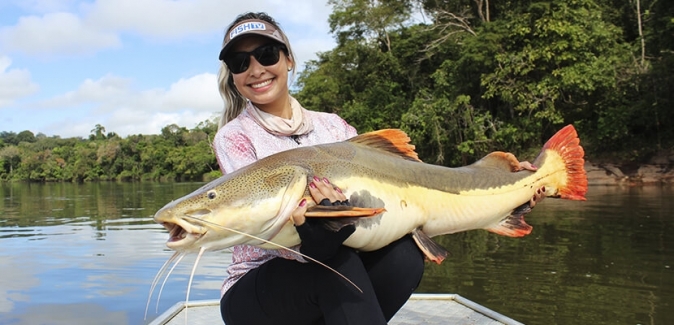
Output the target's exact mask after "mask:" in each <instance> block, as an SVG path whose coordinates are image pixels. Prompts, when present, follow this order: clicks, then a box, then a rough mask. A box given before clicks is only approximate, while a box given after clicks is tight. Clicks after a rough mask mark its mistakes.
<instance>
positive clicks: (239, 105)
mask: <svg viewBox="0 0 674 325" xmlns="http://www.w3.org/2000/svg"><path fill="white" fill-rule="evenodd" d="M247 19H259V20H264V21H266V22H268V23H270V24H272V25H274V26H276V28H277V29H278V31H279V32H280V33H281V37H282V38H283V41H284V42H285V43H286V48H287V49H288V53H286V54H287V56H288V58H289V59H290V60H291V61H292V62H293V65H292V67H291V68H290V71H292V75H291V78H288V80H289V82H292V80H293V79H294V77H295V67H296V65H297V64H296V61H295V54H294V53H293V50H292V48H291V47H290V41H289V40H288V37H287V36H286V34H285V33H284V32H283V30H281V27H280V26H279V24H278V23H277V22H276V20H274V18H272V17H271V16H269V15H267V14H266V13H263V12H258V13H254V12H249V13H245V14H242V15H239V16H238V17H237V18H236V19H235V20H234V22H232V24H230V25H229V27H227V31H229V30H230V29H231V28H232V27H233V26H234V25H235V24H237V23H238V22H240V21H243V20H247ZM224 45H225V44H224V39H223V44H222V46H223V47H224ZM218 91H219V92H220V97H222V100H223V101H224V103H225V107H224V109H223V110H222V115H220V121H219V123H218V129H219V128H221V127H222V126H223V125H225V124H227V122H229V121H231V120H233V119H235V118H236V117H237V116H239V114H241V112H243V110H244V109H245V108H246V103H247V101H248V100H247V99H246V98H245V97H243V95H241V93H239V90H237V89H236V86H235V85H234V78H232V73H231V72H230V71H229V68H227V65H226V64H225V62H223V61H220V69H219V70H218ZM288 95H290V94H288Z"/></svg>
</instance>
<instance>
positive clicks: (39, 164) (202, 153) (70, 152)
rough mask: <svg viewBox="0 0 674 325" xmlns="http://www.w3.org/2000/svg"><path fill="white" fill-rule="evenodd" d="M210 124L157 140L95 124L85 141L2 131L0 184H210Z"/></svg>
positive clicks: (214, 170)
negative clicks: (138, 182) (61, 182)
mask: <svg viewBox="0 0 674 325" xmlns="http://www.w3.org/2000/svg"><path fill="white" fill-rule="evenodd" d="M216 131H217V125H216V124H215V123H212V122H202V123H200V124H199V125H198V126H197V127H195V128H194V129H191V130H188V129H186V128H184V127H179V126H177V125H175V124H172V125H168V126H166V127H164V128H162V130H161V134H158V135H140V134H139V135H130V136H127V137H125V138H121V137H119V136H118V135H117V134H115V133H114V132H109V133H106V132H105V127H103V126H101V125H96V126H95V128H94V129H93V130H91V135H89V138H88V139H83V138H78V137H76V138H67V139H61V138H60V137H59V136H52V137H47V136H45V135H44V134H37V135H33V133H32V132H31V131H23V132H20V133H18V134H16V133H14V132H6V131H4V132H0V179H2V180H27V181H42V182H43V181H68V182H71V181H72V182H86V181H104V180H122V181H131V180H134V181H135V180H198V181H201V180H208V179H212V178H216V177H218V176H220V175H221V173H220V171H219V168H218V164H217V162H216V160H215V155H214V154H213V150H212V149H211V145H210V142H211V141H212V139H213V136H214V135H215V132H216Z"/></svg>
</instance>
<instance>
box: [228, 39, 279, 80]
mask: <svg viewBox="0 0 674 325" xmlns="http://www.w3.org/2000/svg"><path fill="white" fill-rule="evenodd" d="M281 50H283V52H284V53H286V55H288V49H287V48H286V47H285V46H284V45H282V44H265V45H262V46H260V47H258V48H256V49H254V50H252V51H250V52H234V53H231V54H228V55H227V56H225V59H224V60H223V61H225V64H226V65H227V67H228V68H229V71H231V72H232V73H233V74H239V73H242V72H246V70H248V67H249V66H250V57H251V55H252V56H253V57H254V58H255V60H256V61H257V62H259V63H260V64H261V65H263V66H265V67H266V66H270V65H274V64H276V63H278V60H279V58H280V55H279V52H280V51H281Z"/></svg>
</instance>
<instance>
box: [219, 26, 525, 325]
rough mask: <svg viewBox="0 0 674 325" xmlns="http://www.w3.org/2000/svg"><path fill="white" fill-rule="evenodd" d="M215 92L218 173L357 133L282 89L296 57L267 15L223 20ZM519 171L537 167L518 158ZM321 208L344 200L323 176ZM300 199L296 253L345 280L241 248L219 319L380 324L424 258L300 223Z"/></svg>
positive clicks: (291, 259) (289, 257)
mask: <svg viewBox="0 0 674 325" xmlns="http://www.w3.org/2000/svg"><path fill="white" fill-rule="evenodd" d="M219 58H220V60H221V63H222V64H221V67H220V73H219V78H218V82H219V89H220V94H221V96H222V97H223V99H224V101H225V109H224V111H223V115H222V118H221V120H220V129H219V130H218V133H217V134H216V136H215V139H214V141H213V146H214V149H215V152H216V155H217V159H218V163H219V164H220V168H221V169H222V171H223V172H224V173H231V172H233V171H235V170H237V169H239V168H241V167H244V166H246V165H248V164H250V163H252V162H255V161H256V160H258V159H261V158H264V157H267V156H269V155H272V154H274V153H277V152H280V151H284V150H289V149H292V148H296V147H301V146H310V145H316V144H322V143H330V142H336V141H343V140H346V139H349V138H351V137H353V136H355V135H356V130H355V129H354V128H353V127H352V126H350V125H349V124H347V123H346V122H345V121H344V120H343V119H341V118H340V117H338V116H337V115H335V114H328V113H320V112H313V111H308V110H305V109H304V108H302V106H301V105H300V103H298V102H297V100H295V99H294V98H293V97H292V96H290V94H289V91H288V74H289V72H291V71H293V72H294V68H295V64H296V61H295V57H294V55H293V51H292V49H291V46H290V42H289V41H288V38H287V37H286V35H285V34H284V33H283V31H282V30H281V29H280V28H279V25H278V24H277V23H276V22H275V21H274V19H273V18H271V17H269V16H268V15H266V14H264V13H247V14H243V15H241V16H239V17H237V18H236V19H235V21H234V22H233V23H232V24H231V25H230V26H229V28H228V29H227V32H226V34H225V38H224V41H223V48H222V51H221V52H220V56H219ZM522 166H523V168H527V169H531V170H535V167H533V166H531V165H530V164H528V163H526V162H523V163H522ZM309 190H310V192H311V194H312V197H313V199H314V200H315V201H316V202H320V204H335V203H340V202H344V201H347V200H346V197H345V196H344V194H342V193H341V191H340V190H339V188H337V187H335V186H333V185H332V184H330V182H329V181H328V180H327V179H320V178H318V177H314V180H313V182H311V183H310V184H309ZM305 211H306V201H302V202H301V203H300V204H299V206H298V207H297V209H296V210H295V212H294V213H293V216H292V219H293V222H294V223H295V225H296V229H297V232H298V234H299V235H300V239H301V241H302V243H301V245H300V246H299V247H295V249H299V251H300V252H302V253H303V254H306V255H308V256H311V257H313V258H316V259H318V260H320V261H322V262H324V263H325V264H327V265H329V266H330V267H332V268H334V269H335V270H337V271H338V272H340V273H341V274H343V275H344V276H345V277H347V278H348V279H349V280H351V281H353V282H354V283H355V284H356V285H357V286H358V287H359V288H360V289H361V290H362V291H363V292H362V293H361V292H359V291H357V290H356V289H355V288H354V287H353V286H352V285H350V284H348V283H347V282H345V281H344V280H343V279H342V278H340V277H338V276H337V275H336V274H334V273H333V272H332V271H329V270H328V269H326V268H325V267H323V266H320V265H318V264H316V263H307V262H306V260H305V259H304V258H302V257H301V256H300V255H298V254H296V253H293V252H291V251H286V250H266V249H261V248H258V247H254V246H248V245H240V246H235V247H233V249H232V264H231V265H230V266H229V267H228V269H227V272H228V274H229V276H228V278H227V279H226V280H225V282H224V284H223V287H222V299H221V301H220V309H221V313H222V318H223V320H224V321H225V323H226V324H227V325H237V324H294V325H301V324H367V325H372V324H386V323H387V322H388V321H389V320H390V319H391V318H392V317H393V315H395V313H396V312H397V311H398V310H399V309H400V308H401V307H402V305H403V304H404V303H405V302H406V301H407V299H408V298H409V297H410V295H411V294H412V292H413V291H414V290H415V289H416V288H417V286H418V285H419V282H420V281H421V277H422V275H423V271H424V257H423V255H422V253H421V251H420V250H419V249H418V248H417V246H416V244H415V243H414V240H413V239H412V238H411V237H410V236H406V237H403V238H401V239H399V240H398V241H395V242H393V243H391V244H389V245H388V246H386V247H384V248H382V249H380V250H378V251H374V252H356V251H355V250H353V249H351V248H348V247H345V246H342V243H343V242H344V240H346V239H347V238H348V237H349V235H351V233H353V231H354V230H355V229H354V227H353V226H350V227H344V228H342V230H340V231H339V232H337V233H334V232H330V231H327V230H325V229H324V228H323V227H321V224H320V220H318V221H317V220H305V219H304V216H303V215H304V212H305Z"/></svg>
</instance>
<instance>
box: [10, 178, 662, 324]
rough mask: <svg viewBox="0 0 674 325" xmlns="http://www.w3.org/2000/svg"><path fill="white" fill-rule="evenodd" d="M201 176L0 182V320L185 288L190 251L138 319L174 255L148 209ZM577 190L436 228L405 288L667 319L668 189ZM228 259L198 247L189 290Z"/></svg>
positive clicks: (569, 316) (214, 294)
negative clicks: (501, 229) (517, 221)
mask: <svg viewBox="0 0 674 325" xmlns="http://www.w3.org/2000/svg"><path fill="white" fill-rule="evenodd" d="M201 185H202V184H201V183H91V184H70V183H67V184H61V183H56V184H26V183H12V184H0V198H1V199H2V201H1V203H0V270H1V274H2V276H0V324H31V325H33V324H116V325H120V324H145V323H147V322H149V321H150V320H152V319H153V318H155V317H157V316H158V315H159V314H161V312H162V311H164V310H166V309H167V308H169V307H170V306H172V305H173V304H175V303H176V302H178V301H181V300H185V295H186V291H187V282H188V278H189V273H190V272H191V268H192V264H193V262H194V257H191V258H186V261H183V262H182V263H181V264H180V265H179V266H178V267H177V268H176V270H175V271H174V272H173V274H172V275H171V276H170V277H169V279H168V281H167V282H166V285H165V287H164V289H163V291H162V294H161V297H160V298H159V299H158V294H157V291H158V290H155V292H154V294H153V295H152V296H151V297H150V308H149V312H148V315H147V318H146V319H145V317H144V313H145V307H146V303H147V302H148V294H149V289H150V283H151V282H152V279H153V278H154V276H155V275H156V273H157V271H158V270H159V269H160V267H161V266H162V264H163V263H164V262H165V261H166V260H167V259H168V257H169V256H170V255H171V253H172V252H171V251H169V250H168V249H166V247H165V245H164V243H165V241H166V238H167V233H166V231H165V230H164V229H163V227H161V226H159V225H157V224H155V223H154V222H153V221H152V218H151V216H152V214H153V213H154V212H155V211H156V210H157V209H159V208H160V207H162V206H163V205H164V204H166V203H167V202H169V201H170V200H172V199H175V198H178V197H180V196H182V195H184V194H186V193H189V192H191V191H193V190H195V189H196V188H198V187H200V186H201ZM587 198H588V200H587V201H586V202H569V201H562V200H555V199H546V200H545V201H543V202H542V203H541V204H540V205H538V206H537V207H536V208H535V209H534V211H533V212H532V213H531V214H529V215H528V216H527V222H528V223H529V224H531V225H532V226H534V230H533V232H532V234H531V235H529V236H527V237H524V238H507V237H502V236H498V235H494V234H491V233H488V232H485V231H470V232H466V233H461V234H455V235H447V236H442V237H438V238H436V240H437V241H438V242H440V243H441V244H442V245H443V246H445V247H446V248H447V249H448V250H449V251H450V253H451V256H450V257H449V258H448V259H447V260H446V261H445V262H444V263H443V264H442V265H431V264H427V269H426V274H425V275H424V279H423V280H422V283H421V286H420V288H419V289H418V290H417V292H451V293H457V294H459V295H462V296H464V297H466V298H468V299H470V300H473V301H475V302H477V303H479V304H482V305H484V306H487V307H489V308H491V309H493V310H495V311H497V312H499V313H502V314H504V315H507V316H509V317H511V318H514V319H517V320H519V321H521V322H523V323H526V324H644V325H645V324H662V325H668V324H674V190H673V189H672V188H668V187H664V188H662V187H658V186H650V187H628V188H622V187H603V186H602V187H590V190H589V191H588V195H587ZM229 260H230V256H229V254H228V253H227V252H213V253H208V254H206V255H205V256H204V258H203V259H202V261H201V262H200V264H199V267H198V268H197V275H196V277H195V280H194V282H193V285H192V289H191V293H190V297H189V299H190V300H198V299H217V298H219V289H220V285H221V283H222V280H223V278H224V276H225V268H226V266H227V264H228V262H229ZM214 323H215V324H217V323H218V320H215V322H214Z"/></svg>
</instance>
